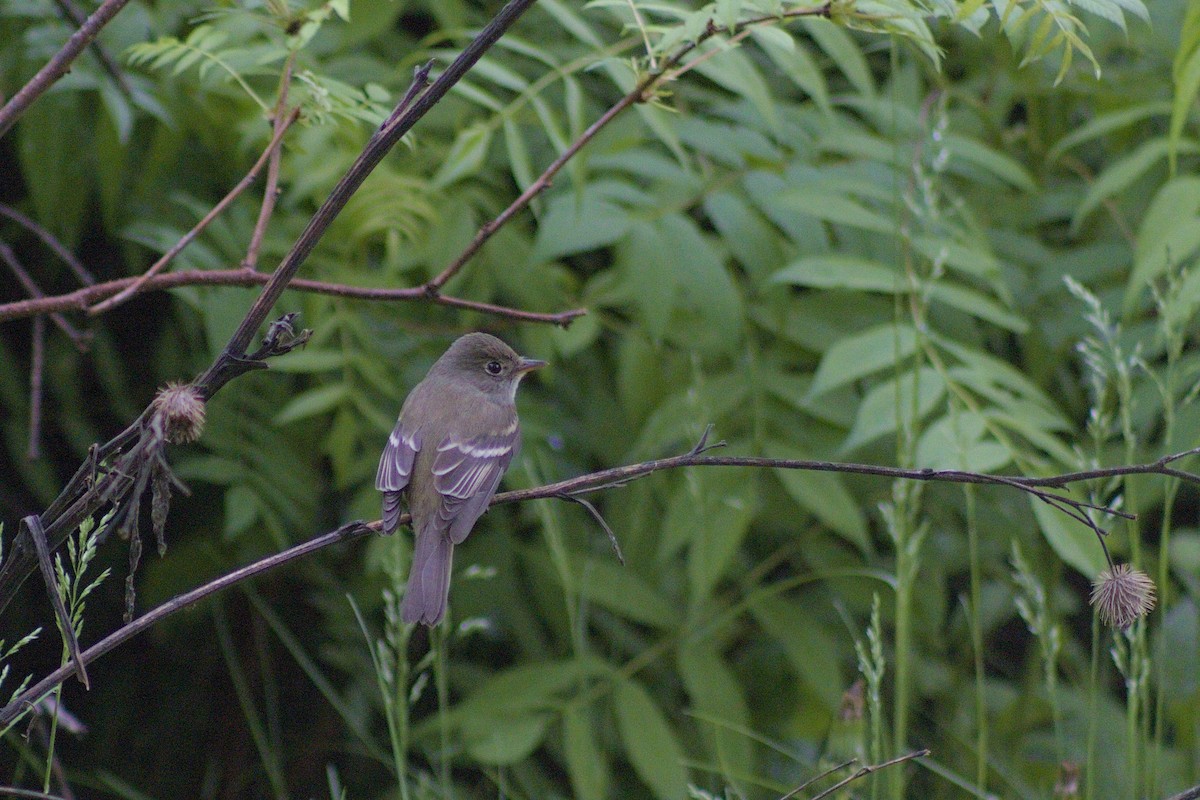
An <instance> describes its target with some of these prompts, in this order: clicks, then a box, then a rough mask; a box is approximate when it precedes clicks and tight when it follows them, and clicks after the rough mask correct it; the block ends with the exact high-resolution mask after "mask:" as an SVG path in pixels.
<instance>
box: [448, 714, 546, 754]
mask: <svg viewBox="0 0 1200 800" xmlns="http://www.w3.org/2000/svg"><path fill="white" fill-rule="evenodd" d="M550 720H551V715H550V714H530V715H528V716H519V717H491V716H487V715H472V716H467V717H465V718H464V720H463V740H464V741H465V743H466V746H467V752H468V753H470V754H471V758H473V759H475V760H476V761H480V762H482V763H484V764H496V765H511V764H516V763H518V762H520V761H524V760H525V759H526V758H528V757H529V756H530V755H531V754H532V753H533V751H534V750H536V749H537V747H538V745H540V744H541V743H542V741H543V740H544V739H545V738H546V732H547V730H548V729H549V727H550Z"/></svg>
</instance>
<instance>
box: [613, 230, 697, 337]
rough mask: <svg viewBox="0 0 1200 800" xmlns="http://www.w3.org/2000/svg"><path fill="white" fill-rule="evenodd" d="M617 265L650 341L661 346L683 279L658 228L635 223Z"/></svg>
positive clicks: (623, 244)
mask: <svg viewBox="0 0 1200 800" xmlns="http://www.w3.org/2000/svg"><path fill="white" fill-rule="evenodd" d="M617 264H618V266H619V267H620V268H621V274H622V284H623V287H622V288H624V289H625V290H626V292H627V296H628V297H629V298H630V300H631V301H632V302H633V303H634V304H635V305H636V306H637V307H638V311H639V313H640V314H641V317H642V320H643V322H644V323H645V326H646V332H647V333H649V334H650V341H651V342H653V343H654V344H659V343H660V342H661V341H662V338H663V336H664V335H665V334H666V332H667V326H668V324H669V323H670V321H671V314H672V313H673V312H674V311H675V304H676V299H677V297H678V294H679V284H680V281H681V280H682V278H683V273H682V272H681V270H680V267H681V264H680V259H677V258H672V257H671V256H670V251H669V250H668V245H667V242H666V240H665V238H664V237H663V235H662V233H661V230H660V228H659V226H658V225H656V224H654V223H650V222H636V223H634V224H633V226H632V227H631V228H630V230H629V234H628V236H627V237H626V239H625V241H624V242H622V244H621V247H620V250H619V253H618V256H617Z"/></svg>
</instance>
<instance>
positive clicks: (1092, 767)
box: [1083, 609, 1100, 800]
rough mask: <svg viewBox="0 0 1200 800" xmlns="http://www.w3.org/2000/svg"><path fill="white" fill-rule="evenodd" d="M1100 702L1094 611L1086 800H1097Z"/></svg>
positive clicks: (1097, 631)
mask: <svg viewBox="0 0 1200 800" xmlns="http://www.w3.org/2000/svg"><path fill="white" fill-rule="evenodd" d="M1099 702H1100V613H1099V612H1098V611H1097V610H1096V609H1092V655H1091V664H1090V665H1089V667H1088V721H1087V745H1086V746H1087V754H1086V756H1085V759H1086V760H1085V762H1084V770H1083V780H1084V799H1085V800H1096V767H1097V762H1096V737H1097V734H1098V733H1099V729H1100V726H1099V724H1098V722H1097V718H1096V714H1097V706H1098V705H1099Z"/></svg>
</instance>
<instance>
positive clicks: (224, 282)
mask: <svg viewBox="0 0 1200 800" xmlns="http://www.w3.org/2000/svg"><path fill="white" fill-rule="evenodd" d="M270 279H271V276H270V275H269V274H267V273H264V272H255V271H253V270H248V269H227V270H182V271H180V272H166V273H161V274H159V275H155V276H154V277H152V278H150V279H149V280H147V281H145V282H144V283H143V284H142V287H141V290H140V292H139V293H144V292H149V291H157V290H163V289H174V288H177V287H180V286H246V287H253V286H263V285H265V284H266V283H267V282H268V281H270ZM137 280H139V278H137V277H133V278H118V279H117V280H112V281H106V282H105V283H98V284H96V285H95V286H88V287H85V288H83V289H77V290H76V291H74V292H69V293H67V294H61V295H55V296H53V297H41V298H34V299H31V300H16V301H14V302H11V303H0V322H9V321H11V320H17V319H25V318H28V317H33V316H37V315H39V314H52V313H55V312H61V311H84V310H86V309H87V308H89V307H90V306H91V305H92V304H93V303H96V302H99V301H101V300H104V299H105V298H107V297H111V296H112V295H114V294H116V293H117V292H120V291H121V290H123V289H125V288H127V287H128V286H130V285H131V284H133V283H134V282H135V281H137ZM288 288H289V289H292V290H294V291H298V292H311V293H313V294H325V295H332V296H335V297H347V298H351V299H356V300H373V301H384V302H410V301H414V300H415V301H421V302H430V303H435V304H437V305H443V306H448V307H451V308H464V309H467V310H470V311H479V312H482V313H484V314H491V315H493V316H499V317H507V318H509V319H516V320H521V321H524V322H546V323H550V324H552V325H561V326H563V327H566V326H567V325H570V324H571V322H573V321H574V320H576V319H578V318H579V317H581V316H583V315H584V314H586V313H587V309H584V308H575V309H570V310H568V311H558V312H548V313H540V312H535V311H523V310H521V309H516V308H509V307H507V306H499V305H494V304H492V303H483V302H479V301H477V300H467V299H464V298H461V297H451V296H449V295H442V294H439V295H437V296H436V297H432V298H431V297H430V296H429V295H428V294H426V292H425V290H424V289H423V288H421V287H420V286H417V287H412V288H405V289H384V288H376V287H371V286H351V285H349V284H342V283H328V282H326V281H315V280H309V279H306V278H295V279H293V280H292V282H291V283H290V284H289V285H288Z"/></svg>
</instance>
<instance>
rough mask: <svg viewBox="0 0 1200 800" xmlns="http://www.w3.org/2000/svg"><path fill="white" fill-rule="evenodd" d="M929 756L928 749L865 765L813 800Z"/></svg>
mask: <svg viewBox="0 0 1200 800" xmlns="http://www.w3.org/2000/svg"><path fill="white" fill-rule="evenodd" d="M927 755H929V750H927V749H926V750H917V751H915V752H912V753H907V754H905V755H902V756H898V757H897V758H893V759H891V760H890V761H884V762H883V763H881V764H863V765H862V766H861V767H859V768H858V769H857V770H855V771H854V774H852V775H848V776H846V777H845V778H843V779H842V780H840V781H838V782H837V783H835V784H834V785H833V786H830V787H829V788H828V789H826V790H825V791H823V792H821V793H820V794H815V795H813V798H812V800H822V798H825V797H830V796H832V795H833V793H834V792H836V791H838V790H840V789H843V788H845V787H846V786H847V785H849V784H851V783H853V782H854V781H856V780H858V779H859V778H862V777H865V776H867V775H870V774H871V773H872V772H878V771H879V770H881V769H887V768H888V767H894V766H896V765H897V764H903V763H904V762H905V761H912V760H913V759H916V758H924V757H925V756H927ZM794 796H795V792H788V793H787V794H785V795H784V796H783V797H781V798H779V800H788V798H790V797H794Z"/></svg>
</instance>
